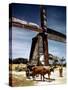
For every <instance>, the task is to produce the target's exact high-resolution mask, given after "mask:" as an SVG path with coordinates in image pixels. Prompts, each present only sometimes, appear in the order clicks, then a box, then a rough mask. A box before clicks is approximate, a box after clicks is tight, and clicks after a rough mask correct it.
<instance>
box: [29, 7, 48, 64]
mask: <svg viewBox="0 0 68 90" xmlns="http://www.w3.org/2000/svg"><path fill="white" fill-rule="evenodd" d="M40 18H41V29H42V32H40V33H39V34H37V35H36V37H34V38H33V39H32V47H31V52H30V59H29V60H30V62H32V63H35V64H36V65H46V66H47V65H49V61H48V37H47V35H48V34H47V25H46V24H47V19H46V11H45V9H44V6H40Z"/></svg>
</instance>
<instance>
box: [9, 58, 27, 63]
mask: <svg viewBox="0 0 68 90" xmlns="http://www.w3.org/2000/svg"><path fill="white" fill-rule="evenodd" d="M27 62H28V60H27V59H26V58H15V59H13V60H12V59H9V64H20V63H23V64H27Z"/></svg>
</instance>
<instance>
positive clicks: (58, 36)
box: [47, 28, 66, 43]
mask: <svg viewBox="0 0 68 90" xmlns="http://www.w3.org/2000/svg"><path fill="white" fill-rule="evenodd" d="M47 33H48V39H50V40H54V41H59V42H63V43H65V42H66V35H64V34H62V33H60V32H57V31H55V30H53V29H50V28H47Z"/></svg>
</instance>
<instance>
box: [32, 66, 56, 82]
mask: <svg viewBox="0 0 68 90" xmlns="http://www.w3.org/2000/svg"><path fill="white" fill-rule="evenodd" d="M51 72H54V68H53V67H50V66H35V67H33V68H32V75H33V79H35V76H36V75H41V80H42V77H43V81H44V75H45V74H48V79H49V80H50V74H51Z"/></svg>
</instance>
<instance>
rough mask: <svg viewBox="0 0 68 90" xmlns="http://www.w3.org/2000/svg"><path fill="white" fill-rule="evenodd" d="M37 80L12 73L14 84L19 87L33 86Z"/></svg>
mask: <svg viewBox="0 0 68 90" xmlns="http://www.w3.org/2000/svg"><path fill="white" fill-rule="evenodd" d="M35 83H36V81H33V80H27V79H26V77H23V75H12V86H13V87H19V86H33V85H34V84H35Z"/></svg>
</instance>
